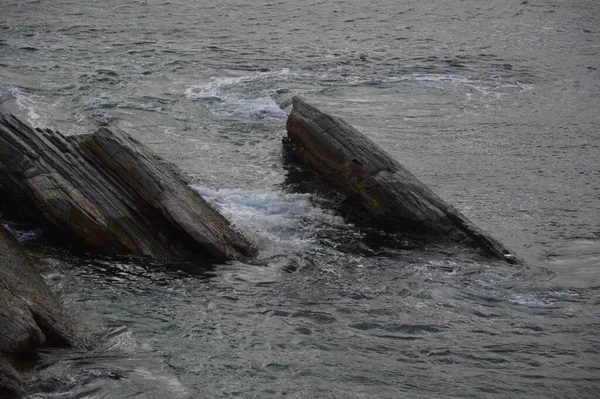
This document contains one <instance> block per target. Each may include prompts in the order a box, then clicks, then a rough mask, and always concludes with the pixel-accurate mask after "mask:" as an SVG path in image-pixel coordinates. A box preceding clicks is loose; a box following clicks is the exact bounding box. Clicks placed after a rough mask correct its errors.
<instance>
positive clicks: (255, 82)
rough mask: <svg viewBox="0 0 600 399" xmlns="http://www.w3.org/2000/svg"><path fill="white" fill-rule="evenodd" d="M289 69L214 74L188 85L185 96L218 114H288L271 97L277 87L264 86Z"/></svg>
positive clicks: (246, 116) (277, 116)
mask: <svg viewBox="0 0 600 399" xmlns="http://www.w3.org/2000/svg"><path fill="white" fill-rule="evenodd" d="M288 73H289V70H287V69H283V70H281V71H275V72H260V73H257V74H254V75H248V76H238V77H213V78H212V79H211V81H210V82H208V83H204V84H200V85H194V86H190V87H188V88H187V89H186V90H185V96H186V98H188V99H190V100H199V101H202V102H204V104H205V105H206V107H207V108H208V110H209V111H210V112H211V113H213V114H215V115H218V116H241V117H245V118H255V119H262V118H267V117H271V118H285V117H286V116H287V114H286V113H285V112H284V111H283V110H282V109H281V108H279V106H278V105H277V103H276V102H275V100H274V99H273V95H274V94H275V93H276V91H277V90H276V89H270V88H265V87H264V86H265V85H269V84H270V81H271V80H273V79H275V78H277V77H282V76H285V75H287V74H288Z"/></svg>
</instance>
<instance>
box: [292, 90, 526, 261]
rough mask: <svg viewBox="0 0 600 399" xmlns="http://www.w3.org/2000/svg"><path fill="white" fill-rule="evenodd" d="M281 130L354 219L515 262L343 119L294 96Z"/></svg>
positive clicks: (514, 259)
mask: <svg viewBox="0 0 600 399" xmlns="http://www.w3.org/2000/svg"><path fill="white" fill-rule="evenodd" d="M286 127H287V138H286V139H285V140H284V141H285V143H287V147H288V148H289V151H290V152H291V153H292V154H293V155H294V156H295V157H296V158H297V159H299V160H300V161H301V162H302V163H304V164H305V165H307V166H309V167H310V168H312V169H314V170H315V171H316V172H318V173H319V174H320V175H322V176H323V177H324V178H325V179H326V180H327V181H328V182H330V183H332V184H333V185H334V186H335V187H336V188H337V189H338V190H339V191H340V192H341V193H343V195H344V197H345V201H344V202H345V207H346V209H351V210H350V211H349V212H350V213H352V214H353V215H352V216H354V217H353V219H354V220H359V221H366V222H367V223H369V224H375V225H377V226H379V227H381V228H383V229H384V230H387V231H397V232H406V233H412V234H426V235H430V236H437V237H439V238H442V239H445V240H448V241H452V242H459V243H463V244H466V245H468V246H470V247H474V248H476V249H478V250H479V251H480V252H481V253H483V254H485V255H487V256H490V257H493V258H498V259H501V260H503V261H506V262H508V263H521V260H520V259H519V258H518V257H517V256H516V255H515V254H514V253H512V252H511V251H510V250H508V249H507V248H506V247H505V246H504V245H503V244H502V243H500V242H499V241H497V240H496V239H494V238H493V237H491V236H490V235H489V234H487V233H486V232H484V231H483V230H481V229H480V228H478V227H477V226H475V225H474V224H473V223H471V222H470V221H469V220H468V219H467V218H466V217H465V216H464V215H462V214H461V213H460V212H459V211H458V210H456V209H455V208H454V207H452V206H451V205H449V204H447V203H446V202H444V201H443V200H442V199H441V198H440V197H439V196H437V195H436V194H435V193H434V192H433V191H431V190H430V189H429V188H428V187H427V186H425V185H424V184H423V183H422V182H420V181H419V180H418V179H417V178H416V177H415V176H414V175H413V174H412V173H410V172H409V171H408V170H407V169H406V168H405V167H404V166H402V165H401V164H400V163H399V162H398V161H396V160H395V159H393V158H392V157H391V156H390V155H388V154H387V153H386V152H385V151H384V150H382V149H381V148H380V147H378V146H377V145H376V144H375V143H374V142H373V141H371V140H370V139H369V138H367V137H366V136H364V135H363V134H362V133H360V132H359V131H358V130H356V129H355V128H354V127H352V126H350V125H349V124H348V123H346V122H345V121H344V120H342V119H340V118H337V117H335V116H332V115H328V114H326V113H323V112H321V111H320V110H318V109H317V108H315V107H314V106H312V105H310V104H308V103H306V102H305V101H304V100H302V99H301V98H299V97H294V98H293V107H292V111H291V112H290V115H289V117H288V119H287V124H286ZM346 213H348V212H346Z"/></svg>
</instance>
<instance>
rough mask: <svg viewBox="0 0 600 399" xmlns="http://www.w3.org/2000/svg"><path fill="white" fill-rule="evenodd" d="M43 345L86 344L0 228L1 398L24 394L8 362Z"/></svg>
mask: <svg viewBox="0 0 600 399" xmlns="http://www.w3.org/2000/svg"><path fill="white" fill-rule="evenodd" d="M45 345H52V346H73V347H79V348H86V347H87V346H88V343H87V341H86V340H85V338H84V336H83V335H82V334H81V333H80V331H79V330H78V328H77V327H76V326H75V325H74V323H73V321H72V320H71V318H70V317H68V316H67V315H66V313H65V311H64V310H63V308H62V306H61V304H60V303H59V301H58V299H57V298H56V296H55V295H54V294H53V293H52V291H50V289H49V288H48V286H47V285H46V284H45V282H44V280H42V278H41V277H40V275H39V274H38V273H37V271H36V270H35V269H34V267H33V264H32V260H31V259H30V258H29V256H28V255H27V254H26V253H25V251H23V249H22V248H21V247H20V245H19V244H18V243H17V242H16V240H15V239H14V238H13V237H12V236H11V235H10V233H9V232H7V231H6V229H4V227H3V226H1V225H0V397H2V395H4V396H6V397H17V396H20V395H22V394H23V393H24V390H23V387H22V381H21V377H20V375H19V373H18V372H17V371H16V370H15V368H14V367H13V365H12V361H11V360H12V359H15V358H18V357H19V356H26V355H30V354H31V353H33V352H34V351H35V350H36V349H37V348H39V347H41V346H45Z"/></svg>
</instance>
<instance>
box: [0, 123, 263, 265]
mask: <svg viewBox="0 0 600 399" xmlns="http://www.w3.org/2000/svg"><path fill="white" fill-rule="evenodd" d="M0 190H3V192H2V196H3V201H2V202H3V206H4V208H6V207H9V208H10V207H11V206H13V207H14V206H15V204H17V208H18V209H14V210H10V211H11V212H18V213H20V214H27V215H28V216H29V217H30V218H31V219H35V220H36V221H37V222H38V223H40V224H41V225H42V226H44V227H45V228H46V229H47V230H50V231H52V232H54V233H55V234H53V235H57V236H60V237H63V238H64V239H66V240H68V241H70V242H73V243H76V244H78V245H83V246H85V247H89V248H95V249H100V250H103V251H106V252H126V253H133V254H136V255H143V256H150V257H153V258H157V259H170V258H174V257H190V256H201V257H202V258H203V259H214V260H218V261H224V260H240V261H247V260H249V259H251V258H252V257H253V256H254V255H255V252H256V250H255V248H254V247H253V246H252V245H251V244H250V243H249V242H248V241H247V240H246V239H245V238H244V237H243V236H242V235H241V234H240V233H239V232H238V231H237V230H236V229H234V228H233V227H232V226H231V225H230V224H229V222H228V221H227V220H226V219H225V218H224V217H223V216H222V215H220V214H219V213H218V212H217V211H215V210H214V209H213V208H212V207H211V206H210V205H209V204H208V203H207V202H206V201H205V200H204V199H203V198H202V197H201V196H200V195H199V194H197V193H196V192H195V191H194V190H192V189H191V188H190V187H189V185H188V184H187V182H186V181H185V179H184V178H183V176H182V174H181V172H180V171H179V170H178V169H177V168H176V167H175V166H174V165H172V164H169V163H167V162H165V161H163V160H161V159H159V158H158V157H157V156H155V155H154V154H153V153H152V152H150V151H149V150H148V149H147V148H145V147H144V146H143V145H142V144H141V143H139V142H137V141H136V140H134V139H133V138H131V137H129V136H128V135H127V134H126V133H124V132H122V131H120V130H118V129H116V128H108V127H100V128H98V130H97V131H96V132H94V133H93V134H88V135H79V136H64V135H62V134H61V133H59V132H57V131H52V130H50V129H44V130H42V129H39V128H38V129H32V128H31V127H30V126H28V125H27V124H25V123H23V122H22V121H20V120H19V119H18V118H16V117H15V116H13V115H10V114H6V113H0Z"/></svg>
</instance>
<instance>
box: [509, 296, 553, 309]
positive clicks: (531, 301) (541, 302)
mask: <svg viewBox="0 0 600 399" xmlns="http://www.w3.org/2000/svg"><path fill="white" fill-rule="evenodd" d="M509 302H511V303H514V304H516V305H524V306H532V307H549V306H552V305H553V304H554V301H552V300H551V299H549V298H536V297H535V296H534V295H514V296H513V297H512V298H509Z"/></svg>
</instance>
